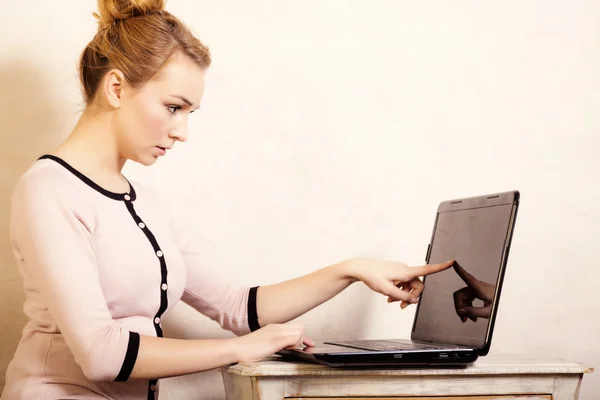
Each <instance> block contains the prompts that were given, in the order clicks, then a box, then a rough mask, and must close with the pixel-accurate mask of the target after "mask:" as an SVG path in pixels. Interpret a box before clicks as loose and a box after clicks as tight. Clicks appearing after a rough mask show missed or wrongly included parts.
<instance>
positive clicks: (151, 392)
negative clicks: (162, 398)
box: [148, 379, 158, 400]
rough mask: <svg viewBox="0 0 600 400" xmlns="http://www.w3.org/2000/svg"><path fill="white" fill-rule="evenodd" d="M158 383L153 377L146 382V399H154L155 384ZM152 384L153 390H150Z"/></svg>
mask: <svg viewBox="0 0 600 400" xmlns="http://www.w3.org/2000/svg"><path fill="white" fill-rule="evenodd" d="M157 384H158V380H157V379H153V380H151V381H150V382H148V400H155V399H156V385H157ZM152 386H154V390H152Z"/></svg>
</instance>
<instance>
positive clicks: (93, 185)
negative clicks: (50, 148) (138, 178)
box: [38, 154, 136, 201]
mask: <svg viewBox="0 0 600 400" xmlns="http://www.w3.org/2000/svg"><path fill="white" fill-rule="evenodd" d="M44 159H48V160H52V161H55V162H57V163H59V164H60V165H62V166H63V167H65V168H66V169H68V170H69V171H70V172H71V173H73V175H75V176H76V177H78V178H79V179H81V180H82V181H83V182H84V183H85V184H87V185H88V186H89V187H91V188H92V189H94V190H96V191H98V192H100V193H102V194H103V195H105V196H106V197H110V198H111V199H114V200H125V196H126V195H129V197H130V199H131V201H134V200H135V198H136V195H135V189H134V188H133V186H132V185H131V182H129V180H127V178H125V180H127V183H128V184H129V192H128V193H116V192H111V191H110V190H106V189H104V188H103V187H102V186H100V185H98V184H97V183H96V182H94V181H93V180H91V179H90V178H88V177H87V176H85V175H84V174H82V173H81V172H79V171H78V170H76V169H75V168H74V167H73V166H71V165H70V164H69V163H68V162H66V161H65V160H63V159H62V158H60V157H56V156H53V155H51V154H44V155H43V156H41V157H40V158H38V160H44Z"/></svg>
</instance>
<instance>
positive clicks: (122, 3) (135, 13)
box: [94, 0, 165, 29]
mask: <svg viewBox="0 0 600 400" xmlns="http://www.w3.org/2000/svg"><path fill="white" fill-rule="evenodd" d="M164 8H165V0H98V11H99V14H97V13H94V17H96V19H97V20H98V25H99V26H98V28H99V29H104V28H107V27H109V26H110V25H111V24H112V23H113V22H115V21H120V20H125V19H129V18H135V17H143V16H145V15H149V14H154V13H157V12H159V11H162V10H164Z"/></svg>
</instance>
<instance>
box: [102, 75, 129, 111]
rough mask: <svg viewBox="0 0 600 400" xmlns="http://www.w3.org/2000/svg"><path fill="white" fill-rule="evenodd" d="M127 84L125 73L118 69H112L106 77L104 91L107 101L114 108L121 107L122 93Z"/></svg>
mask: <svg viewBox="0 0 600 400" xmlns="http://www.w3.org/2000/svg"><path fill="white" fill-rule="evenodd" d="M124 85H125V75H123V72H121V71H120V70H118V69H111V70H110V71H108V73H107V74H106V75H105V77H104V81H103V91H104V95H105V97H106V101H107V102H108V104H109V106H110V107H112V108H117V109H118V108H121V95H122V92H123V87H124Z"/></svg>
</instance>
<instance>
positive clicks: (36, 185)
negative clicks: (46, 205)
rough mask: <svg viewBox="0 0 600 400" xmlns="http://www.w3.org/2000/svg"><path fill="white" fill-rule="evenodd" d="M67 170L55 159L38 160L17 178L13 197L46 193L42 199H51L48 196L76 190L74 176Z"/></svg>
mask: <svg viewBox="0 0 600 400" xmlns="http://www.w3.org/2000/svg"><path fill="white" fill-rule="evenodd" d="M66 172H68V171H66V170H65V169H64V168H62V167H61V166H60V165H58V164H56V163H55V162H53V161H49V160H37V161H36V162H34V163H33V164H32V165H31V166H29V168H28V169H27V170H26V171H25V172H24V173H23V175H21V176H20V177H19V179H18V180H17V183H16V185H15V188H14V191H13V197H17V198H18V197H19V196H30V195H41V194H45V195H46V196H44V197H43V198H40V200H42V199H43V200H49V198H48V197H47V196H51V195H52V194H58V193H68V192H76V190H77V188H76V186H75V185H74V184H73V181H72V177H71V176H70V175H69V174H68V173H66Z"/></svg>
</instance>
